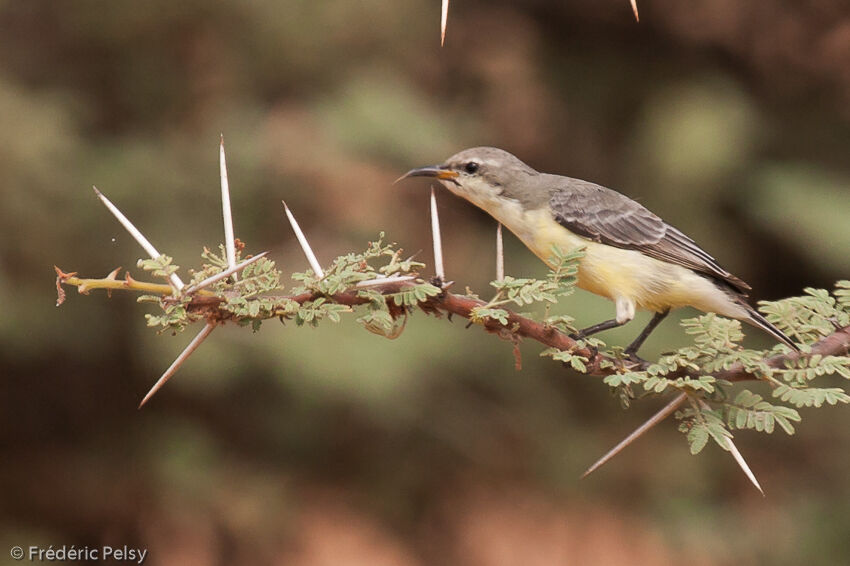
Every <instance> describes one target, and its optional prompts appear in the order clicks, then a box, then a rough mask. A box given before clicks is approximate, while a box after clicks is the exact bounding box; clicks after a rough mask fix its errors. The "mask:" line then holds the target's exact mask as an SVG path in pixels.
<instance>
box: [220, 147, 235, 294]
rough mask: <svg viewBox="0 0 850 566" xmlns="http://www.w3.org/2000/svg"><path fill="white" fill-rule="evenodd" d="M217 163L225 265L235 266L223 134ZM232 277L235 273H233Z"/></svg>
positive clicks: (231, 211) (231, 213)
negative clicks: (225, 256) (219, 175)
mask: <svg viewBox="0 0 850 566" xmlns="http://www.w3.org/2000/svg"><path fill="white" fill-rule="evenodd" d="M218 165H219V169H220V171H221V215H222V217H223V219H224V249H225V251H226V252H227V265H228V266H229V267H230V268H231V269H232V268H233V267H235V266H236V239H235V237H234V235H233V210H232V208H231V206H230V184H229V183H228V182H227V163H226V161H225V159H224V134H222V135H221V145H220V146H219V152H218ZM233 277H234V279H235V278H236V274H235V273H234V275H233Z"/></svg>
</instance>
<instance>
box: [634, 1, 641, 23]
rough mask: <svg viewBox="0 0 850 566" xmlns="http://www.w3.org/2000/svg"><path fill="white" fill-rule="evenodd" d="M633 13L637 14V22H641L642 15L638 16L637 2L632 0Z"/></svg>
mask: <svg viewBox="0 0 850 566" xmlns="http://www.w3.org/2000/svg"><path fill="white" fill-rule="evenodd" d="M632 12H634V13H635V20H636V21H638V22H640V14H638V9H637V0H632Z"/></svg>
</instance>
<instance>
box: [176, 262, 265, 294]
mask: <svg viewBox="0 0 850 566" xmlns="http://www.w3.org/2000/svg"><path fill="white" fill-rule="evenodd" d="M268 253H269V252H263V253H261V254H257V255H255V256H253V257H249V258H248V259H246V260H245V261H243V262H241V263H239V265H234V266H233V267H228V268H227V269H225V270H224V271H222V272H220V273H216V274H215V275H212V276H210V277H207V278H206V279H204V280H203V281H201V282H200V283H198V284H196V285H192V286H190V287H188V288H187V289H186V290H185V291H184V293H185V294H187V295H191V294H192V293H194V292H196V291H200V290H201V289H203V288H204V287H207V286H209V285H212V284H213V283H215V282H216V281H221V280H222V279H224V278H225V277H228V276H229V275H231V274H235V273H239V272H240V271H242V270H243V269H245V268H246V267H248V266H249V265H251V264H252V263H254V262H255V261H257V260H258V259H260V258H263V257H266V255H268Z"/></svg>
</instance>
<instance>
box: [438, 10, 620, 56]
mask: <svg viewBox="0 0 850 566" xmlns="http://www.w3.org/2000/svg"><path fill="white" fill-rule="evenodd" d="M632 1H634V0H632ZM448 21H449V0H443V9H442V10H441V13H440V47H443V46H444V45H445V44H446V24H447V23H448Z"/></svg>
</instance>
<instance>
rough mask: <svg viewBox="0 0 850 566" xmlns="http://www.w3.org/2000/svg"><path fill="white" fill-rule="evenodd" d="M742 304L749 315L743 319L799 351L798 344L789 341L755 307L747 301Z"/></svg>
mask: <svg viewBox="0 0 850 566" xmlns="http://www.w3.org/2000/svg"><path fill="white" fill-rule="evenodd" d="M742 304H743V306H744V307H745V308H746V309H747V312H748V313H749V315H750V316H749V318H747V319H744V320H746V322H749V323H750V324H751V325H753V326H755V327H756V328H761V329H762V330H764V331H765V332H767V333H768V334H770V335H771V336H773V337H774V338H776V339H777V340H779V341H780V342H782V343H783V344H785V345H786V346H788V347H789V348H791V349H792V350H794V351H795V352H799V351H800V347H799V346H797V345H796V344H794V343H793V342H792V341H791V339H790V338H788V336H786V335H785V333H784V332H782V331H781V330H779V329H778V328H776V327H775V326H774V325H773V324H771V323H770V322H769V321H768V320H767V319H766V318H764V316H762V314H761V313H760V312H759V311H757V310H756V309H755V308H753V307H752V306H751V305H749V304H747V303H743V302H742Z"/></svg>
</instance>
